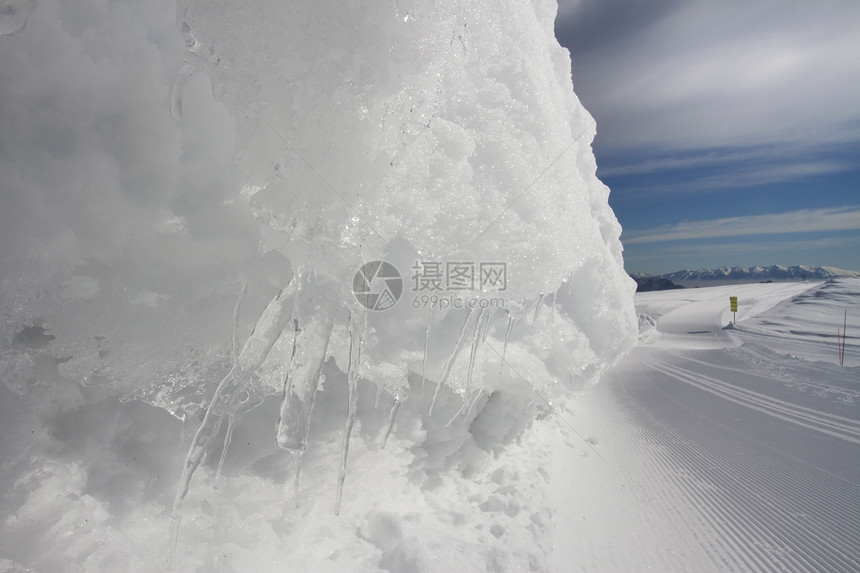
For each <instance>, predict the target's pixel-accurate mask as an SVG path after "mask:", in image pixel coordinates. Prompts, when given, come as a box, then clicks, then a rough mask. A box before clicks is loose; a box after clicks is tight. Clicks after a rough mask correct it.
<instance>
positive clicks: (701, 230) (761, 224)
mask: <svg viewBox="0 0 860 573" xmlns="http://www.w3.org/2000/svg"><path fill="white" fill-rule="evenodd" d="M851 230H858V231H860V207H858V206H850V207H843V208H835V209H834V208H830V209H801V210H798V211H791V212H788V213H777V214H772V215H751V216H747V217H726V218H722V219H712V220H709V221H687V222H683V223H678V224H676V225H666V226H662V227H658V228H656V229H651V230H647V231H640V232H635V231H634V232H633V233H630V234H627V233H625V235H623V236H622V240H623V242H624V244H625V245H636V244H642V243H661V242H666V241H688V240H696V239H713V238H718V237H740V236H750V235H771V234H784V233H811V232H826V231H851Z"/></svg>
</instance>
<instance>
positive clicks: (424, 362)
mask: <svg viewBox="0 0 860 573" xmlns="http://www.w3.org/2000/svg"><path fill="white" fill-rule="evenodd" d="M434 311H435V307H434V306H430V317H429V318H428V319H427V330H426V331H425V332H424V357H423V358H422V359H421V396H422V397H423V396H424V382H426V381H427V345H428V343H429V341H430V327H431V326H432V325H433V313H434ZM383 447H385V446H383Z"/></svg>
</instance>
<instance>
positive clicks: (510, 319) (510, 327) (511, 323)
mask: <svg viewBox="0 0 860 573" xmlns="http://www.w3.org/2000/svg"><path fill="white" fill-rule="evenodd" d="M505 312H507V313H508V328H507V330H505V342H504V344H503V345H502V359H501V360H500V361H499V376H501V375H502V370H503V369H504V368H505V353H506V352H507V351H508V340H510V338H511V330H513V328H514V315H512V314H511V313H510V311H508V309H505Z"/></svg>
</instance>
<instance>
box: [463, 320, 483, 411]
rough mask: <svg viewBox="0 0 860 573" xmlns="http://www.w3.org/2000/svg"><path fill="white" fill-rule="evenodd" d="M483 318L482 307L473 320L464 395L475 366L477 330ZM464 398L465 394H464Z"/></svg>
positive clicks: (467, 389) (469, 386) (479, 338)
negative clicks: (473, 326)
mask: <svg viewBox="0 0 860 573" xmlns="http://www.w3.org/2000/svg"><path fill="white" fill-rule="evenodd" d="M482 318H484V309H483V308H482V309H481V312H479V313H478V319H477V320H476V321H475V331H474V332H473V333H472V349H471V352H470V353H469V370H468V371H467V372H466V396H468V395H469V389H470V388H471V384H472V370H473V369H474V368H475V357H476V356H477V355H478V345H479V344H480V342H481V337H480V336H479V331H480V330H481V319H482ZM464 398H465V396H464Z"/></svg>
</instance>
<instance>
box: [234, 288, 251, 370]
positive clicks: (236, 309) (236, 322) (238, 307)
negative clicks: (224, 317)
mask: <svg viewBox="0 0 860 573" xmlns="http://www.w3.org/2000/svg"><path fill="white" fill-rule="evenodd" d="M247 292H248V279H245V280H244V281H242V290H240V291H239V297H238V298H237V299H236V306H234V307H233V362H234V363H235V362H236V361H237V360H238V359H239V313H240V312H241V310H242V301H243V300H244V299H245V294H246V293H247Z"/></svg>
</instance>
